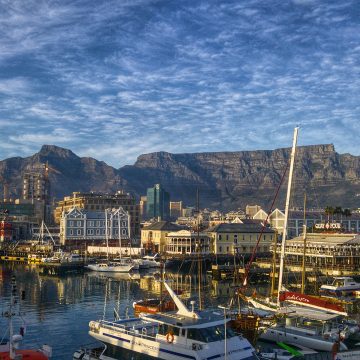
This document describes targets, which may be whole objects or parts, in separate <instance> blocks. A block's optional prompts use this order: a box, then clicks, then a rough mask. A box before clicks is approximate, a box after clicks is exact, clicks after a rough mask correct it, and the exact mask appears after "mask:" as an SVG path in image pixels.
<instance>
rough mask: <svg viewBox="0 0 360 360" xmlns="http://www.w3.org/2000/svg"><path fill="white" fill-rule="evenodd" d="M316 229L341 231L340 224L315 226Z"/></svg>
mask: <svg viewBox="0 0 360 360" xmlns="http://www.w3.org/2000/svg"><path fill="white" fill-rule="evenodd" d="M315 229H326V230H329V229H341V224H340V223H325V224H315Z"/></svg>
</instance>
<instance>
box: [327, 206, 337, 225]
mask: <svg viewBox="0 0 360 360" xmlns="http://www.w3.org/2000/svg"><path fill="white" fill-rule="evenodd" d="M334 211H335V209H334V208H333V207H332V206H327V207H326V208H325V214H326V215H327V217H328V222H330V215H331V216H334Z"/></svg>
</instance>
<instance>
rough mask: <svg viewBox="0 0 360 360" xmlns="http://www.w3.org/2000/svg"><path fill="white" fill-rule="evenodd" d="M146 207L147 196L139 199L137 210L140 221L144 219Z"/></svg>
mask: <svg viewBox="0 0 360 360" xmlns="http://www.w3.org/2000/svg"><path fill="white" fill-rule="evenodd" d="M146 205H147V196H141V197H140V203H139V210H140V218H141V220H145V219H146V217H147V216H146Z"/></svg>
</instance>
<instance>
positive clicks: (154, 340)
mask: <svg viewBox="0 0 360 360" xmlns="http://www.w3.org/2000/svg"><path fill="white" fill-rule="evenodd" d="M165 286H166V288H167V290H168V291H169V294H170V296H171V297H172V299H173V300H174V302H175V303H176V306H177V307H178V311H177V312H170V313H158V314H153V315H147V314H142V315H141V317H140V318H132V319H125V320H119V321H105V320H98V321H91V322H90V324H89V327H90V331H89V334H90V335H91V336H92V337H94V338H95V339H97V340H99V341H101V342H102V343H103V344H104V345H105V346H106V348H105V351H104V353H103V354H101V355H100V359H104V360H105V359H107V360H108V359H123V358H132V357H133V358H140V357H141V358H145V357H146V358H147V359H164V360H180V359H182V360H183V359H194V360H200V359H219V360H222V359H228V360H235V359H236V360H243V359H246V360H250V359H258V357H257V355H256V353H255V349H254V348H253V347H252V345H251V344H250V343H249V341H248V340H247V339H245V338H243V337H242V336H239V335H238V334H235V333H234V332H233V330H232V329H231V328H230V326H227V325H228V321H229V320H230V319H227V318H226V319H224V316H223V315H222V314H221V313H220V312H218V311H200V312H194V310H193V309H192V310H191V311H190V310H188V309H187V308H186V306H185V305H184V304H183V303H182V301H181V300H180V299H179V298H178V297H177V296H176V294H175V293H174V292H173V291H172V290H171V288H170V287H169V286H168V285H167V284H166V283H165Z"/></svg>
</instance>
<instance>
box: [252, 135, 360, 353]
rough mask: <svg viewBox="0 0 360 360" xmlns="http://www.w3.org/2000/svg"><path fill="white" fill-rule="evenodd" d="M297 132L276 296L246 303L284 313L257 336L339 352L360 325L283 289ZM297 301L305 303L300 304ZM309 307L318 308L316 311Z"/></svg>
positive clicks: (292, 157)
mask: <svg viewBox="0 0 360 360" xmlns="http://www.w3.org/2000/svg"><path fill="white" fill-rule="evenodd" d="M297 134H298V128H295V130H294V138H293V146H292V151H291V159H290V170H289V180H288V188H287V195H286V203H285V218H284V229H283V234H282V242H281V253H280V270H279V283H278V292H277V299H276V302H275V301H272V299H270V298H268V299H266V301H265V302H261V301H259V300H258V299H256V298H255V297H254V298H250V299H249V302H250V303H251V304H252V305H253V306H254V307H257V308H261V309H264V310H269V311H274V312H276V313H277V314H279V315H283V317H282V318H280V319H279V320H278V321H276V322H275V323H273V324H272V325H271V326H268V325H266V326H264V327H263V328H262V330H263V331H262V333H261V334H260V336H259V338H260V339H262V340H267V341H273V342H279V341H283V342H286V343H287V344H295V345H298V344H299V345H303V346H306V347H309V348H311V349H314V350H319V351H332V350H333V348H334V346H335V345H336V346H338V347H339V349H340V351H344V350H347V346H346V345H345V343H344V341H343V340H345V339H347V338H349V337H350V336H351V335H353V334H354V333H356V332H357V331H359V330H358V328H359V327H358V326H357V325H355V324H354V325H352V324H351V323H349V322H347V321H346V320H344V315H345V314H346V313H341V309H339V308H336V309H335V308H334V307H337V306H338V305H335V304H332V305H329V304H326V305H327V306H324V305H325V304H324V303H323V301H322V300H319V299H316V298H315V297H311V296H307V295H302V294H298V293H290V292H287V291H286V290H285V289H283V273H284V259H285V241H286V235H287V222H288V214H289V202H290V195H291V183H292V177H293V171H294V160H295V152H296V144H297ZM275 246H276V245H275ZM274 251H275V250H274ZM245 280H246V279H245ZM284 300H288V301H289V300H290V301H293V302H295V303H296V304H297V305H293V306H286V307H281V306H282V305H283V301H284ZM299 304H301V305H304V306H299ZM311 308H317V310H314V309H311ZM320 309H321V311H320ZM284 316H285V319H284Z"/></svg>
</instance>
